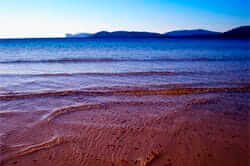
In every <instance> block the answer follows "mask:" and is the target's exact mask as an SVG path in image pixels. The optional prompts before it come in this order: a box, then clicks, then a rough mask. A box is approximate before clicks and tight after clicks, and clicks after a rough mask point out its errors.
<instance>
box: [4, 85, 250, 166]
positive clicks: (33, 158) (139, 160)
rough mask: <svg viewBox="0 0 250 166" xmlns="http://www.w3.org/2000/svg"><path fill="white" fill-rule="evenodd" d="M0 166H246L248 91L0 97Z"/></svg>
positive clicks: (170, 89) (174, 89) (173, 89)
mask: <svg viewBox="0 0 250 166" xmlns="http://www.w3.org/2000/svg"><path fill="white" fill-rule="evenodd" d="M0 102H1V106H0V108H1V112H0V166H12V165H14V166H33V165H36V166H44V165H46V166H71V165H77V166H78V165H79V166H85V165H86V166H100V165H101V166H113V165H114V166H183V165H185V166H247V165H249V158H250V153H249V141H250V139H249V131H250V130H249V125H250V123H249V118H250V115H249V110H250V86H249V85H241V86H236V87H233V86H229V87H206V86H203V87H202V86H199V87H196V86H190V85H188V86H183V85H181V86H178V85H172V86H171V85H168V86H158V87H143V88H141V87H139V88H138V87H137V88H131V87H126V88H124V87H123V88H119V87H118V88H113V89H110V88H103V89H101V90H100V89H89V90H86V91H70V90H68V91H57V92H55V91H53V92H43V93H23V94H19V93H11V94H4V95H1V96H0Z"/></svg>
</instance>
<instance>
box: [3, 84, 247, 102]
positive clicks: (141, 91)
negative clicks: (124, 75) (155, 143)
mask: <svg viewBox="0 0 250 166" xmlns="http://www.w3.org/2000/svg"><path fill="white" fill-rule="evenodd" d="M223 92H225V93H228V92H229V93H233V92H250V85H246V86H242V87H221V88H207V87H204V88H192V87H191V88H188V87H178V88H165V89H153V88H134V89H125V90H124V89H123V88H120V89H114V90H110V89H107V90H64V91H47V92H40V93H39V92H34V93H7V94H1V95H0V101H1V100H2V101H11V100H17V99H31V98H41V97H66V96H78V95H80V96H112V95H135V96H147V95H149V96H150V95H188V94H197V93H198V94H201V93H223Z"/></svg>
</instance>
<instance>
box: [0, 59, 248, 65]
mask: <svg viewBox="0 0 250 166" xmlns="http://www.w3.org/2000/svg"><path fill="white" fill-rule="evenodd" d="M248 60H250V58H231V59H230V58H176V59H175V58H152V59H132V58H128V59H125V58H122V59H119V58H62V59H41V60H6V61H0V64H22V63H24V64H25V63H28V64H33V63H95V62H106V63H108V62H147V61H148V62H196V61H198V62H201V61H204V62H208V61H212V62H213V61H248Z"/></svg>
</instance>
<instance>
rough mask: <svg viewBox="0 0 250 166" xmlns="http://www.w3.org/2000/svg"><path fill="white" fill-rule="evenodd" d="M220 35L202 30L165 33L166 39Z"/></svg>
mask: <svg viewBox="0 0 250 166" xmlns="http://www.w3.org/2000/svg"><path fill="white" fill-rule="evenodd" d="M218 34H220V32H213V31H208V30H203V29H194V30H178V31H171V32H168V33H166V34H165V35H166V36H167V37H203V36H204V37H205V36H215V35H218Z"/></svg>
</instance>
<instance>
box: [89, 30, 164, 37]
mask: <svg viewBox="0 0 250 166" xmlns="http://www.w3.org/2000/svg"><path fill="white" fill-rule="evenodd" d="M91 37H94V38H100V37H101V38H107V37H110V38H159V37H161V34H160V33H153V32H128V31H115V32H107V31H101V32H98V33H96V34H94V35H92V36H91Z"/></svg>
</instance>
